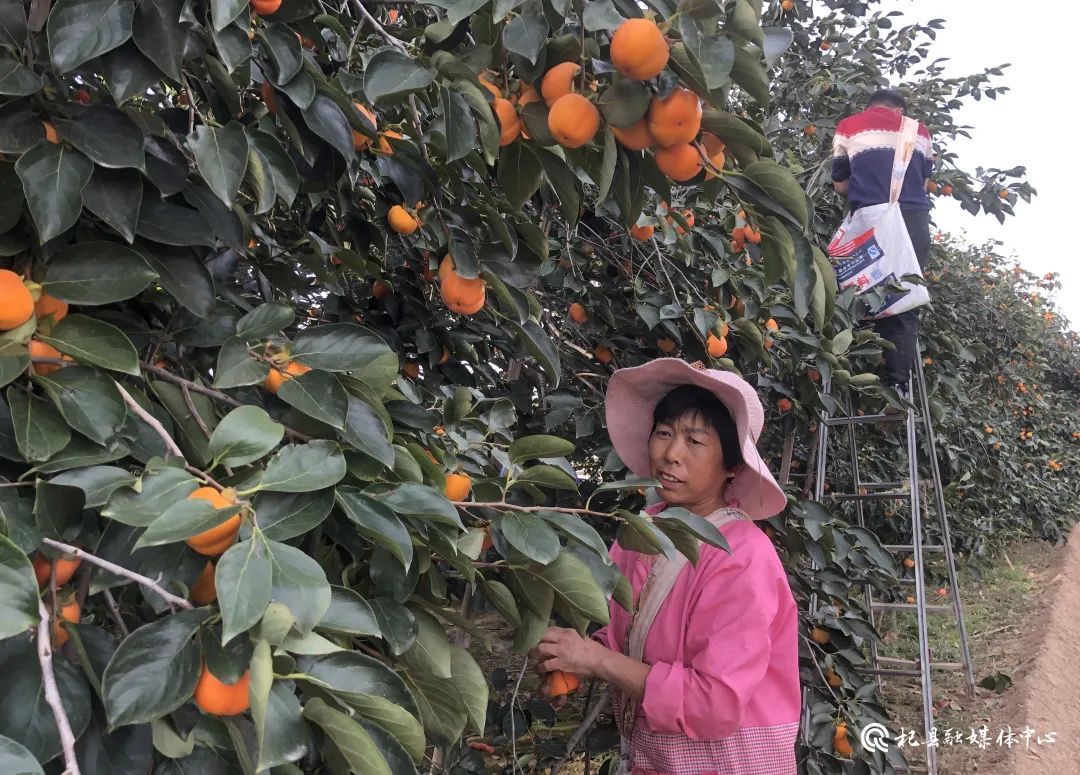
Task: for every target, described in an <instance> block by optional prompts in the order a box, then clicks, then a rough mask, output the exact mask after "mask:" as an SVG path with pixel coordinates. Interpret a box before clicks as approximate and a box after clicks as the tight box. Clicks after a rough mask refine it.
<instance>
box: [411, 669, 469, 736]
mask: <svg viewBox="0 0 1080 775" xmlns="http://www.w3.org/2000/svg"><path fill="white" fill-rule="evenodd" d="M407 678H408V682H409V686H410V687H411V688H412V691H413V695H414V696H415V697H416V702H417V704H418V705H419V706H420V718H421V719H423V721H424V729H426V730H427V733H428V737H430V738H431V740H432V741H433V742H435V743H436V744H437V745H452V744H453V743H454V741H456V740H457V739H458V738H460V737H461V734H462V732H464V731H465V725H466V724H467V723H468V721H469V709H468V708H467V707H466V706H465V701H464V700H463V699H462V698H461V695H460V694H459V693H458V691H457V689H455V688H454V683H453V681H452V680H450V679H447V678H437V677H436V676H433V675H430V674H426V673H416V672H410V673H408V676H407Z"/></svg>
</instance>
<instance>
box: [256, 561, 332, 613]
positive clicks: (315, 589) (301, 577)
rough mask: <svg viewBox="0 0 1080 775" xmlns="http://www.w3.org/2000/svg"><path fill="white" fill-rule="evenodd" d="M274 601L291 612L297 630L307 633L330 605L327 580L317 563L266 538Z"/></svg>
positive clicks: (271, 593) (271, 591) (271, 592)
mask: <svg viewBox="0 0 1080 775" xmlns="http://www.w3.org/2000/svg"><path fill="white" fill-rule="evenodd" d="M267 545H268V548H269V550H270V567H271V570H272V575H271V590H270V595H271V598H272V599H273V600H275V601H276V602H278V603H283V604H284V605H286V606H288V608H289V610H290V611H292V614H293V618H294V619H295V621H296V627H297V628H298V629H299V630H300V632H309V631H311V630H312V629H314V627H315V625H316V624H318V623H319V620H320V619H322V617H323V614H324V613H326V609H327V608H329V607H330V583H329V582H328V581H327V580H326V572H325V571H324V570H323V569H322V566H321V565H319V563H317V562H315V560H314V559H312V558H311V557H309V556H308V555H306V554H305V553H304V552H302V551H300V550H299V549H297V548H296V547H293V546H289V545H288V544H283V543H279V542H277V541H268V542H267Z"/></svg>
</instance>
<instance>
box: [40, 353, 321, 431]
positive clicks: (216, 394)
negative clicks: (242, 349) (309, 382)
mask: <svg viewBox="0 0 1080 775" xmlns="http://www.w3.org/2000/svg"><path fill="white" fill-rule="evenodd" d="M34 360H35V361H36V360H37V359H36V358H35V359H34ZM139 368H140V369H142V370H143V371H146V372H149V373H151V374H153V375H154V376H155V377H158V378H160V379H163V380H165V381H166V382H171V383H173V384H174V385H179V386H180V387H186V388H187V389H188V390H190V391H191V392H192V393H200V394H201V395H204V396H208V397H210V398H213V399H214V400H215V401H220V402H221V403H223V404H228V405H229V406H232V407H239V406H246V404H244V403H242V402H240V401H237V400H236V399H235V398H233V397H232V396H230V395H226V394H225V393H222V392H221V391H220V390H214V389H213V388H208V387H206V386H205V385H200V384H199V383H198V382H192V381H191V380H190V379H184V378H183V377H179V376H177V375H176V374H173V373H172V372H171V371H168V370H167V369H159V368H158V367H157V366H151V365H150V364H149V363H146V362H145V361H139ZM285 433H286V434H288V435H289V436H290V437H292V438H293V439H295V440H296V441H311V439H312V437H311V436H308V435H307V434H306V433H301V432H300V431H295V430H293V429H292V428H290V427H288V426H285Z"/></svg>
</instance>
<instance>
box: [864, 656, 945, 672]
mask: <svg viewBox="0 0 1080 775" xmlns="http://www.w3.org/2000/svg"><path fill="white" fill-rule="evenodd" d="M877 661H878V662H887V663H888V664H890V665H911V666H915V667H918V665H919V662H918V660H915V659H900V658H899V657H878V658H877ZM930 669H932V670H963V669H964V663H963V662H934V661H933V660H931V661H930Z"/></svg>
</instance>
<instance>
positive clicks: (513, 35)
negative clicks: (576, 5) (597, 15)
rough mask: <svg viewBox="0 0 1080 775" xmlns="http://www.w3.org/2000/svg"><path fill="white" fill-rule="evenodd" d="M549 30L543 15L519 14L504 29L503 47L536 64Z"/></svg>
mask: <svg viewBox="0 0 1080 775" xmlns="http://www.w3.org/2000/svg"><path fill="white" fill-rule="evenodd" d="M608 2H610V0H608ZM587 12H588V11H587V10H586V13H587ZM549 30H550V28H549V27H548V22H547V19H546V18H544V16H543V15H535V16H534V15H532V14H524V13H521V14H517V15H515V16H514V17H512V18H511V19H510V21H509V22H507V23H506V26H504V27H503V32H502V41H503V46H505V47H506V50H507V51H509V52H511V53H513V54H518V55H520V56H522V57H524V58H525V59H527V60H528V61H529V62H530V63H531V64H536V58H537V57H538V56H539V55H540V51H541V50H542V49H543V48H544V44H545V43H547V38H548V32H549Z"/></svg>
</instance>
